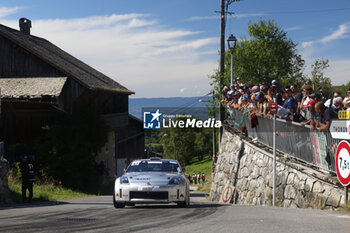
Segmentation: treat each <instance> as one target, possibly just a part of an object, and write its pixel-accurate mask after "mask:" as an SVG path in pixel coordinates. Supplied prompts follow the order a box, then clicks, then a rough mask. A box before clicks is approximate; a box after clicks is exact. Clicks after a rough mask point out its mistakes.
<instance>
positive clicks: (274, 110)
mask: <svg viewBox="0 0 350 233" xmlns="http://www.w3.org/2000/svg"><path fill="white" fill-rule="evenodd" d="M269 107H270V113H271V114H273V129H272V133H273V135H272V147H273V184H272V186H273V192H272V205H273V206H275V205H276V114H277V107H278V105H277V103H276V102H272V103H269Z"/></svg>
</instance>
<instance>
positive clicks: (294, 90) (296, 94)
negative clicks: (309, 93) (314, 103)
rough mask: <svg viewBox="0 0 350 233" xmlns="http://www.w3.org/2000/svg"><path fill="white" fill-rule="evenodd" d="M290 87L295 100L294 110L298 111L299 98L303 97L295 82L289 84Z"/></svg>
mask: <svg viewBox="0 0 350 233" xmlns="http://www.w3.org/2000/svg"><path fill="white" fill-rule="evenodd" d="M290 89H291V90H292V93H293V98H294V99H295V101H296V102H297V109H296V111H297V112H299V110H300V105H301V100H302V99H303V95H302V94H301V93H300V92H299V91H298V87H297V86H296V85H295V84H293V85H291V86H290Z"/></svg>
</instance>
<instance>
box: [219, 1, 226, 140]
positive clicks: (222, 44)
mask: <svg viewBox="0 0 350 233" xmlns="http://www.w3.org/2000/svg"><path fill="white" fill-rule="evenodd" d="M225 2H226V1H225V0H221V13H220V70H219V71H220V83H219V91H221V90H222V88H223V86H224V85H223V81H224V80H223V79H224V75H225ZM224 118H225V109H224V107H223V106H222V105H221V103H220V111H219V119H220V121H221V123H223V122H224V120H225V119H224ZM222 132H223V128H222V127H220V130H219V140H220V141H221V138H222Z"/></svg>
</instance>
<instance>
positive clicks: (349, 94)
mask: <svg viewBox="0 0 350 233" xmlns="http://www.w3.org/2000/svg"><path fill="white" fill-rule="evenodd" d="M347 94H348V95H347V96H346V97H345V98H344V101H343V104H344V106H345V105H346V104H347V101H348V100H350V87H349V88H348V91H347Z"/></svg>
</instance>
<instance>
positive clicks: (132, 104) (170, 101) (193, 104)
mask: <svg viewBox="0 0 350 233" xmlns="http://www.w3.org/2000/svg"><path fill="white" fill-rule="evenodd" d="M210 98H211V97H200V96H197V97H168V98H134V99H132V98H130V99H129V113H130V114H131V115H133V116H135V117H137V118H141V112H142V111H141V109H142V108H148V107H154V108H158V107H159V108H161V107H171V108H197V107H204V108H206V105H207V104H208V102H207V100H208V99H210Z"/></svg>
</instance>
